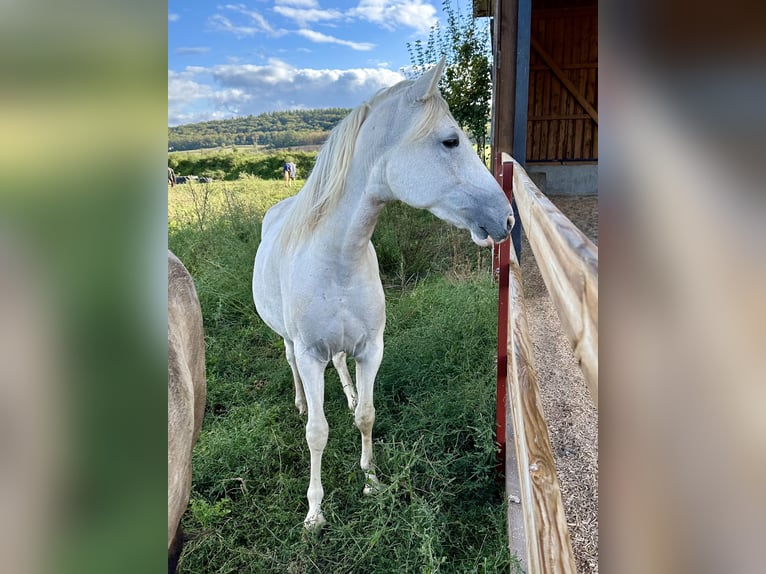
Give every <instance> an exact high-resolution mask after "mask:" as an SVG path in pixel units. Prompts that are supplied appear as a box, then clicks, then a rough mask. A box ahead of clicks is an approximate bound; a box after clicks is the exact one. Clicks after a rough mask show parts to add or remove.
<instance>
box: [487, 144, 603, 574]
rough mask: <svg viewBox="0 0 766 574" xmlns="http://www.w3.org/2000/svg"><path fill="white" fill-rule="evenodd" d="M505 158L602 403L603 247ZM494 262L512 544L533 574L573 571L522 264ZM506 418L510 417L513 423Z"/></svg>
mask: <svg viewBox="0 0 766 574" xmlns="http://www.w3.org/2000/svg"><path fill="white" fill-rule="evenodd" d="M498 160H502V161H498V162H497V163H498V166H497V173H496V176H497V178H498V181H499V182H500V183H501V185H502V186H503V189H504V190H506V192H507V193H509V192H510V189H511V186H512V188H513V195H514V197H515V198H516V203H517V205H518V207H519V214H520V217H521V221H522V223H523V225H524V229H525V231H526V233H527V237H528V238H529V241H530V246H531V247H532V251H533V252H534V254H535V258H536V261H537V263H538V266H539V267H540V271H541V273H542V275H543V278H544V280H545V283H546V286H547V287H548V290H549V292H550V293H551V298H552V300H553V302H554V304H555V306H556V309H557V311H558V313H559V316H560V317H561V321H562V324H563V325H564V329H565V331H566V332H567V335H568V336H569V338H570V341H571V342H572V344H573V346H574V349H575V355H576V356H577V358H578V360H579V361H580V365H581V368H582V370H583V372H584V374H585V376H586V379H587V380H588V383H589V385H590V390H591V395H592V397H593V398H594V402H595V401H596V397H597V392H598V251H597V250H596V248H595V246H594V245H593V243H592V242H591V241H590V240H588V239H587V238H586V237H585V236H584V235H583V234H582V233H581V232H580V231H579V230H578V229H577V228H576V227H575V226H574V225H573V224H572V223H571V222H570V221H569V220H568V219H566V217H564V216H563V214H561V212H560V211H558V209H556V207H555V206H553V204H552V203H551V202H550V201H549V200H548V199H547V198H546V197H545V196H544V195H543V194H542V193H541V192H540V191H539V190H538V189H537V187H536V186H535V185H534V184H533V183H532V181H531V180H530V179H529V176H528V175H527V174H526V172H525V171H524V169H523V168H522V167H521V166H520V165H519V164H518V163H516V162H514V161H513V160H512V159H511V158H510V156H508V155H507V154H502V155H501V156H500V157H499V158H498ZM495 265H496V268H497V269H498V272H499V276H500V285H501V293H500V301H499V305H498V308H499V313H500V316H499V317H498V327H499V334H498V433H502V435H500V436H499V437H498V442H499V443H500V444H501V446H502V447H503V448H504V447H505V445H506V444H510V443H513V444H514V445H515V449H514V451H510V450H509V451H507V452H505V453H504V461H505V475H506V497H507V499H508V535H509V546H510V549H511V550H512V551H514V552H515V553H516V554H517V555H518V556H519V558H520V559H521V561H522V567H523V569H524V570H525V571H526V572H528V573H529V574H537V573H556V574H559V573H561V574H570V573H571V574H574V573H575V572H576V566H575V561H574V557H573V554H572V545H571V541H570V537H569V529H568V527H567V522H566V517H565V514H564V505H563V502H562V499H561V491H560V488H559V483H558V478H557V476H556V467H555V462H554V458H553V451H552V449H551V444H550V439H549V436H548V427H547V424H546V422H545V418H544V417H543V414H542V413H543V412H542V407H541V404H540V399H539V396H538V385H537V371H536V370H535V366H534V357H533V353H532V345H531V342H530V338H529V330H528V326H527V318H526V305H525V302H524V293H523V287H522V281H521V270H520V268H519V264H518V261H517V260H516V255H515V253H514V251H513V249H510V248H507V247H506V248H505V249H502V250H498V257H497V259H496V262H495ZM506 286H507V289H506ZM501 362H502V363H505V364H502V365H501ZM501 375H502V376H501ZM501 396H502V400H501ZM501 406H502V412H501ZM501 419H502V420H501ZM506 419H510V421H511V424H509V425H506V424H505V422H506Z"/></svg>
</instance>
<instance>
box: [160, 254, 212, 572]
mask: <svg viewBox="0 0 766 574" xmlns="http://www.w3.org/2000/svg"><path fill="white" fill-rule="evenodd" d="M205 394H206V383H205V339H204V336H203V331H202V310H201V309H200V304H199V299H198V297H197V291H196V289H195V288H194V281H192V278H191V275H189V272H188V271H187V270H186V267H184V265H183V263H181V261H180V260H179V259H178V258H177V257H176V256H175V255H174V254H173V253H171V252H170V251H168V572H170V573H173V572H175V570H176V565H177V564H178V558H179V556H180V555H181V548H182V545H183V532H182V531H181V526H180V521H181V516H182V515H183V513H184V511H185V510H186V506H187V505H188V503H189V493H190V490H191V474H192V448H193V447H194V443H195V441H196V440H197V435H199V431H200V427H201V426H202V416H203V414H204V412H205Z"/></svg>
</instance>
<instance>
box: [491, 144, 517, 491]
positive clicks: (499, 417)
mask: <svg viewBox="0 0 766 574" xmlns="http://www.w3.org/2000/svg"><path fill="white" fill-rule="evenodd" d="M495 178H496V179H497V182H498V183H499V184H500V187H502V188H503V192H505V195H506V197H507V198H508V201H511V199H512V198H513V163H511V162H509V163H503V159H502V154H498V156H497V157H496V158H495ZM510 251H511V242H510V241H503V242H502V243H500V244H499V245H495V247H494V249H493V269H494V274H495V277H496V279H497V282H498V291H499V294H498V299H497V392H496V395H495V408H496V418H495V420H496V424H495V442H497V444H498V445H500V452H499V453H498V462H497V467H498V475H499V476H502V474H503V473H504V472H505V456H506V416H505V413H506V388H507V382H508V274H509V270H508V262H509V261H510Z"/></svg>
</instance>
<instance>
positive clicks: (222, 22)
mask: <svg viewBox="0 0 766 574" xmlns="http://www.w3.org/2000/svg"><path fill="white" fill-rule="evenodd" d="M208 25H209V26H210V27H211V28H212V29H213V30H218V31H219V32H231V33H232V34H234V35H235V36H237V37H238V38H241V37H243V36H254V35H255V34H257V33H258V32H259V31H260V30H259V29H258V28H256V27H255V26H237V25H235V24H233V23H232V21H231V20H229V19H228V18H227V17H226V16H222V15H221V14H213V15H212V16H211V17H210V18H208Z"/></svg>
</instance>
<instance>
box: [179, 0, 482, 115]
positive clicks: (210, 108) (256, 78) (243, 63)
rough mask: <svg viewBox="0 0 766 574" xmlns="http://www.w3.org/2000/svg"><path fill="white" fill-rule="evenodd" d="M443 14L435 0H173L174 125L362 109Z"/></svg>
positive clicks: (461, 5) (461, 6)
mask: <svg viewBox="0 0 766 574" xmlns="http://www.w3.org/2000/svg"><path fill="white" fill-rule="evenodd" d="M453 6H455V7H457V9H458V10H465V9H466V7H467V6H470V3H466V2H453ZM443 17H444V14H443V13H442V6H441V3H440V2H434V1H432V0H414V1H408V0H357V1H355V2H340V1H325V0H321V2H320V0H255V1H251V2H248V3H246V4H245V3H238V4H208V3H205V2H201V1H200V0H192V1H190V2H181V0H170V2H169V3H168V127H169V128H171V127H180V126H182V125H189V124H197V123H201V122H207V121H216V120H225V119H233V118H238V117H248V116H257V115H260V114H263V113H269V112H282V111H299V110H321V109H327V108H355V107H357V106H358V105H360V104H361V103H362V102H364V101H365V100H367V99H368V98H370V97H371V96H372V95H374V94H375V93H376V92H377V91H378V90H380V89H382V88H386V87H388V86H391V85H393V84H395V83H397V82H399V81H401V80H403V79H405V72H406V71H408V69H410V68H411V62H410V56H409V52H408V49H407V43H408V42H409V43H414V42H415V41H417V40H423V41H425V40H427V38H428V34H429V30H430V28H431V26H433V25H434V24H436V23H438V22H439V21H440V19H442V18H443Z"/></svg>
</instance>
